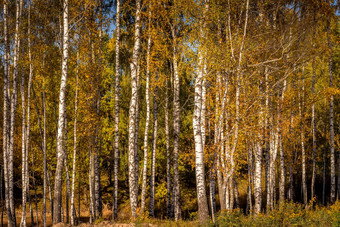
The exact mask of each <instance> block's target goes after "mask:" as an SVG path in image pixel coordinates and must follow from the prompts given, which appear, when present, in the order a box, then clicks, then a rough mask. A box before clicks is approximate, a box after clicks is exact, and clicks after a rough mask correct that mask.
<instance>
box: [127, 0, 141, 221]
mask: <svg viewBox="0 0 340 227" xmlns="http://www.w3.org/2000/svg"><path fill="white" fill-rule="evenodd" d="M140 13H141V0H137V2H136V17H135V35H134V47H133V53H132V60H131V63H130V68H131V101H130V109H129V129H128V138H129V139H128V151H129V153H128V157H129V194H130V206H131V215H132V218H133V219H135V218H136V217H137V202H138V185H137V180H136V179H137V169H136V156H135V140H136V136H137V135H136V123H137V122H136V113H137V110H136V106H137V97H138V83H137V82H138V60H139V55H140V53H139V52H140V45H141V40H140V39H141V37H140V33H141V32H140V29H141V15H140Z"/></svg>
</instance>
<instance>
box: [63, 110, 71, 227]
mask: <svg viewBox="0 0 340 227" xmlns="http://www.w3.org/2000/svg"><path fill="white" fill-rule="evenodd" d="M67 132H68V131H67V114H66V112H65V126H64V133H65V136H64V153H65V159H64V165H65V173H66V223H70V212H69V200H70V197H71V183H70V174H69V171H68V153H67Z"/></svg>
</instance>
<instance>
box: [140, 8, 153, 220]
mask: <svg viewBox="0 0 340 227" xmlns="http://www.w3.org/2000/svg"><path fill="white" fill-rule="evenodd" d="M150 7H151V4H150V3H149V25H148V26H149V28H148V45H147V53H146V84H145V100H146V119H145V131H144V160H143V179H142V195H141V212H140V213H141V214H144V211H145V196H146V184H147V182H146V181H147V179H146V178H147V170H148V135H149V121H150V95H149V83H150V48H151V24H150V23H151V8H150Z"/></svg>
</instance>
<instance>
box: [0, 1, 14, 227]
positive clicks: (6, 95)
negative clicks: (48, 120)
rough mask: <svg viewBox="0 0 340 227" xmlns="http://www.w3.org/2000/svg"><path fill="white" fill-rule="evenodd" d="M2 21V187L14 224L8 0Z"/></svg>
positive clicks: (8, 215)
mask: <svg viewBox="0 0 340 227" xmlns="http://www.w3.org/2000/svg"><path fill="white" fill-rule="evenodd" d="M3 15H4V16H3V23H4V90H3V91H4V95H3V97H4V109H3V170H4V183H5V185H4V188H5V203H6V211H7V217H8V225H9V226H14V222H13V219H12V214H11V208H10V205H9V188H8V186H9V172H8V156H9V128H10V124H9V121H8V120H9V118H8V117H9V115H8V111H9V108H8V107H9V102H8V101H9V98H10V97H9V93H8V90H9V87H10V84H9V83H10V82H9V80H10V78H9V58H10V57H9V46H8V31H7V29H8V28H7V17H8V2H7V0H5V1H4V2H3Z"/></svg>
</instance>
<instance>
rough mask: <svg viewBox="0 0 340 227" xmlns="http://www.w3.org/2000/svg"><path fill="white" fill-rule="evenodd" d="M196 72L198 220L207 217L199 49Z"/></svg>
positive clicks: (201, 68)
mask: <svg viewBox="0 0 340 227" xmlns="http://www.w3.org/2000/svg"><path fill="white" fill-rule="evenodd" d="M200 34H201V36H203V26H202V25H201V31H200ZM198 58H199V59H198V70H199V71H198V73H197V77H196V79H195V86H194V87H195V99H194V116H193V130H194V139H195V171H196V190H197V202H198V218H199V220H200V222H204V221H205V220H207V219H208V214H209V213H208V203H207V196H206V189H205V171H204V144H203V142H204V139H203V135H202V102H203V99H202V83H203V80H204V76H205V75H204V68H205V65H204V56H203V51H202V50H199V57H198Z"/></svg>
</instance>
